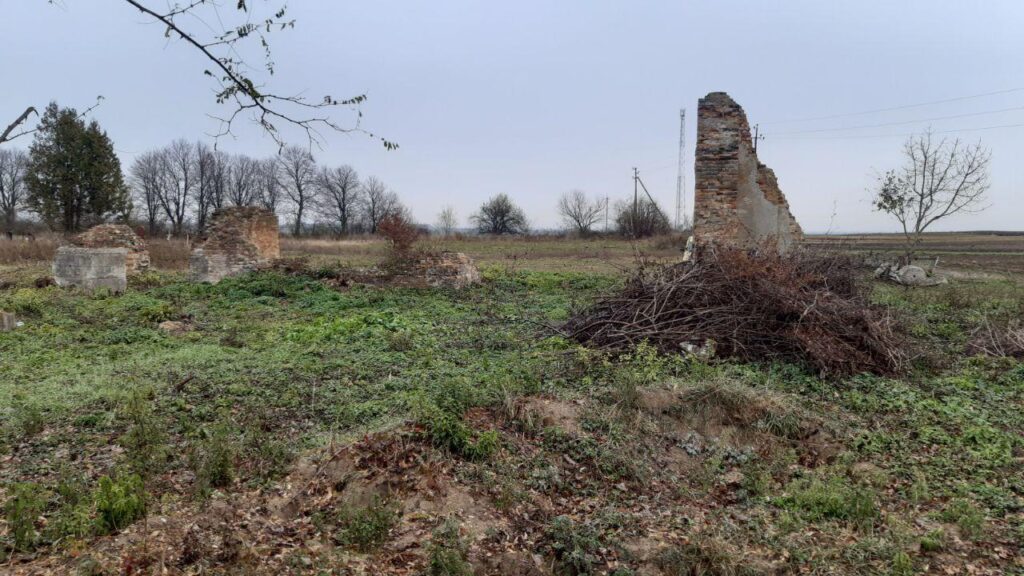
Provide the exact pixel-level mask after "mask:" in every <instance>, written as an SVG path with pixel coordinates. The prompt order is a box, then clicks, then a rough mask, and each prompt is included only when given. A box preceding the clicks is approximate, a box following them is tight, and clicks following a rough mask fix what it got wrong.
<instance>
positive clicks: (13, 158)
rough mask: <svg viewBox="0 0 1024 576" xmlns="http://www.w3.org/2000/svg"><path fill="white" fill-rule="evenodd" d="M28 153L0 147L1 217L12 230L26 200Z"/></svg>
mask: <svg viewBox="0 0 1024 576" xmlns="http://www.w3.org/2000/svg"><path fill="white" fill-rule="evenodd" d="M27 167H28V154H26V153H25V151H24V150H11V149H9V148H3V149H0V219H2V220H3V223H4V227H5V229H6V231H7V232H10V231H11V230H12V229H13V228H14V225H15V223H17V221H18V210H19V209H21V207H22V203H24V201H25V169H26V168H27Z"/></svg>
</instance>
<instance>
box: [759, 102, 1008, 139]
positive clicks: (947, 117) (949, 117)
mask: <svg viewBox="0 0 1024 576" xmlns="http://www.w3.org/2000/svg"><path fill="white" fill-rule="evenodd" d="M1016 110H1024V106H1015V107H1013V108H1002V109H1000V110H986V111H984V112H968V113H966V114H954V115H952V116H936V117H934V118H921V119H919V120H906V121H901V122H884V123H882V124H862V125H860V126H841V127H837V128H817V129H814V130H796V131H792V132H779V133H777V134H774V135H773V136H789V135H791V134H813V133H818V132H837V131H841V130H860V129H862V128H884V127H885V126H903V125H906V124H918V123H921V122H932V121H936V120H951V119H953V118H967V117H969V116H984V115H986V114H1001V113H1003V112H1013V111H1016Z"/></svg>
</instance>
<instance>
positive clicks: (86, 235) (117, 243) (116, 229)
mask: <svg viewBox="0 0 1024 576" xmlns="http://www.w3.org/2000/svg"><path fill="white" fill-rule="evenodd" d="M70 242H71V245H72V246H78V247H80V248H125V249H127V250H128V254H127V256H126V257H125V270H126V272H127V273H128V274H129V275H131V274H137V273H139V272H145V271H146V270H148V269H149V250H147V249H146V242H145V240H143V239H142V238H140V237H139V235H138V234H136V233H135V231H134V230H132V229H131V227H129V226H125V225H124V224H100V225H98V226H93V227H92V228H89V229H88V230H86V231H85V232H82V233H81V234H79V235H77V236H74V237H72V238H71V239H70Z"/></svg>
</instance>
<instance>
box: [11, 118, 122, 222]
mask: <svg viewBox="0 0 1024 576" xmlns="http://www.w3.org/2000/svg"><path fill="white" fill-rule="evenodd" d="M25 187H26V203H27V205H28V208H29V209H30V210H31V211H33V212H35V213H36V214H38V215H39V217H40V218H41V219H42V220H43V222H45V223H46V224H47V225H48V226H50V228H52V229H59V230H63V231H64V232H76V231H78V230H80V229H82V227H84V226H89V225H92V224H96V223H99V222H102V221H104V220H105V219H107V218H108V217H110V216H112V215H119V214H124V213H125V212H127V211H128V210H129V206H130V204H131V196H130V194H129V191H128V187H127V186H126V185H125V183H124V176H123V174H122V173H121V162H120V160H118V158H117V155H116V154H115V153H114V145H113V143H112V142H111V141H110V138H109V137H108V136H107V134H106V133H105V132H103V131H102V130H101V129H100V127H99V124H98V123H97V122H96V121H95V120H94V121H92V122H91V123H89V124H88V125H86V124H85V122H84V121H83V120H82V119H81V117H80V115H79V114H78V113H77V112H76V111H75V110H74V109H71V108H60V107H58V106H57V104H56V103H55V102H52V103H50V105H49V106H47V107H46V111H45V112H44V113H43V117H42V119H41V120H40V121H39V128H38V130H37V131H36V134H35V140H34V141H33V142H32V147H31V148H30V149H29V163H28V166H27V169H26V172H25Z"/></svg>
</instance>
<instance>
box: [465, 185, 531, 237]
mask: <svg viewBox="0 0 1024 576" xmlns="http://www.w3.org/2000/svg"><path fill="white" fill-rule="evenodd" d="M470 220H471V221H472V222H473V224H475V225H476V228H477V231H479V232H480V233H481V234H495V235H501V234H523V233H525V232H526V231H527V230H528V226H527V223H526V214H525V213H524V212H523V210H522V208H520V207H518V206H516V205H515V204H514V203H513V202H512V200H511V199H510V198H509V197H508V195H507V194H498V195H497V196H495V197H493V198H491V199H490V200H488V201H487V202H484V203H483V205H482V206H480V210H479V211H478V212H477V213H476V214H474V215H472V216H470Z"/></svg>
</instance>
